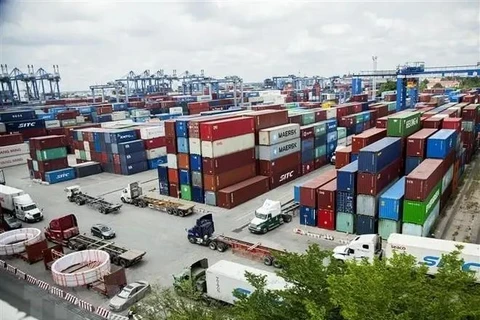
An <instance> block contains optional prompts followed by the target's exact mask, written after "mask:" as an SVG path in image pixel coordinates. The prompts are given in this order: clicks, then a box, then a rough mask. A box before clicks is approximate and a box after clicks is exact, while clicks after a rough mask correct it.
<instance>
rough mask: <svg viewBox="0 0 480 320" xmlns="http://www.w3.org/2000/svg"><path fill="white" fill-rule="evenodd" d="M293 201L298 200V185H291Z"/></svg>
mask: <svg viewBox="0 0 480 320" xmlns="http://www.w3.org/2000/svg"><path fill="white" fill-rule="evenodd" d="M293 201H295V202H297V203H298V202H300V185H297V186H293Z"/></svg>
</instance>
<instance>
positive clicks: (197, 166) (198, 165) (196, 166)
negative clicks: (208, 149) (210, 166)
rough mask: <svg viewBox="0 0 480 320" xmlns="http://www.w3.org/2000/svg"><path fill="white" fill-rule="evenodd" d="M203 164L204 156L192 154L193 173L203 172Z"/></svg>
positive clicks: (191, 165) (191, 167)
mask: <svg viewBox="0 0 480 320" xmlns="http://www.w3.org/2000/svg"><path fill="white" fill-rule="evenodd" d="M202 163H203V159H202V156H199V155H198V154H190V169H192V171H202Z"/></svg>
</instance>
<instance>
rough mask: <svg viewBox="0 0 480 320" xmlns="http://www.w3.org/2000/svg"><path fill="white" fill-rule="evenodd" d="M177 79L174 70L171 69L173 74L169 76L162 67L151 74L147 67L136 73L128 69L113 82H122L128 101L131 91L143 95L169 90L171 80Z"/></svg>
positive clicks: (170, 89)
mask: <svg viewBox="0 0 480 320" xmlns="http://www.w3.org/2000/svg"><path fill="white" fill-rule="evenodd" d="M178 80H179V78H178V77H177V71H176V70H173V75H171V76H169V75H166V74H165V73H164V71H163V69H160V70H159V71H157V72H156V73H154V74H151V73H150V70H148V69H147V70H145V71H143V72H142V73H141V74H138V75H137V74H135V72H133V71H130V72H128V73H127V74H126V75H125V76H124V77H122V78H121V79H117V80H115V82H116V83H122V85H123V88H125V100H126V102H128V98H129V96H130V95H131V94H132V93H133V94H135V95H137V96H140V95H142V96H143V95H145V94H147V93H153V92H161V93H167V92H170V91H172V82H173V81H178ZM132 91H133V92H132Z"/></svg>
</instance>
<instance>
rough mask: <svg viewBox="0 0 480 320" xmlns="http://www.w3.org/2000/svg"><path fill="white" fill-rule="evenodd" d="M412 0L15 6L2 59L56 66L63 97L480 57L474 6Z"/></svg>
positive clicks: (1, 25) (5, 15)
mask: <svg viewBox="0 0 480 320" xmlns="http://www.w3.org/2000/svg"><path fill="white" fill-rule="evenodd" d="M413 3H414V2H413V1H407V2H401V3H400V2H399V3H394V2H389V3H386V2H385V1H379V2H375V3H369V2H363V1H348V2H343V1H342V2H338V1H324V2H312V1H276V2H272V1H235V0H230V1H220V0H218V1H208V2H203V1H197V2H193V1H191V2H189V1H184V2H174V1H164V2H157V1H148V0H145V1H142V2H135V3H132V2H126V1H100V0H98V1H92V2H87V3H84V2H82V3H80V2H67V1H55V2H41V3H38V2H20V1H10V2H8V3H7V5H5V4H4V5H3V6H2V7H0V12H2V13H1V15H0V19H1V20H0V61H1V62H2V63H7V64H8V65H9V66H10V67H12V68H13V67H15V66H16V67H19V68H20V69H21V70H24V69H26V65H27V64H34V65H35V67H44V68H45V69H47V71H51V70H50V67H49V66H51V65H52V64H58V65H59V66H60V72H61V75H62V81H61V88H62V89H63V90H88V87H89V85H91V84H99V83H106V82H108V81H112V80H115V79H118V78H120V77H122V76H123V75H126V74H127V73H128V72H129V71H130V70H133V71H134V72H136V73H140V72H143V71H144V70H146V69H149V70H150V72H152V73H154V72H156V71H157V70H159V69H163V70H164V71H165V73H166V74H171V73H172V70H173V69H176V70H177V73H178V74H182V73H184V72H185V71H186V70H188V71H190V73H196V74H198V73H200V70H201V69H204V70H205V74H206V75H210V76H215V77H224V76H225V75H238V76H240V77H242V78H243V79H244V80H245V81H261V80H263V79H265V78H267V77H271V76H273V75H285V74H292V73H293V74H298V73H300V74H302V75H304V74H306V75H319V76H330V75H343V74H346V73H348V72H356V71H360V70H368V69H370V68H371V67H372V61H371V56H372V55H377V56H378V68H379V69H392V68H394V67H395V66H396V65H398V64H401V63H404V62H406V61H412V60H413V61H415V60H418V59H420V60H425V62H426V63H427V66H443V65H460V64H464V65H465V64H472V63H476V62H477V61H480V14H479V12H480V8H479V5H478V3H477V2H476V1H473V0H472V1H465V2H462V3H461V5H459V4H458V3H440V2H435V3H434V2H433V1H430V2H429V1H422V2H420V3H419V2H415V4H413ZM433 3H434V5H433ZM412 6H414V7H412ZM412 8H414V9H412Z"/></svg>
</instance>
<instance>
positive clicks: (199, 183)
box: [191, 171, 203, 188]
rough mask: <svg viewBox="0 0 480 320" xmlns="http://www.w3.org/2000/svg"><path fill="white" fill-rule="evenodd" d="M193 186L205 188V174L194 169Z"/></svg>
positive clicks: (192, 173)
mask: <svg viewBox="0 0 480 320" xmlns="http://www.w3.org/2000/svg"><path fill="white" fill-rule="evenodd" d="M191 175H192V186H194V187H198V188H203V175H202V172H200V171H192V172H191Z"/></svg>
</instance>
